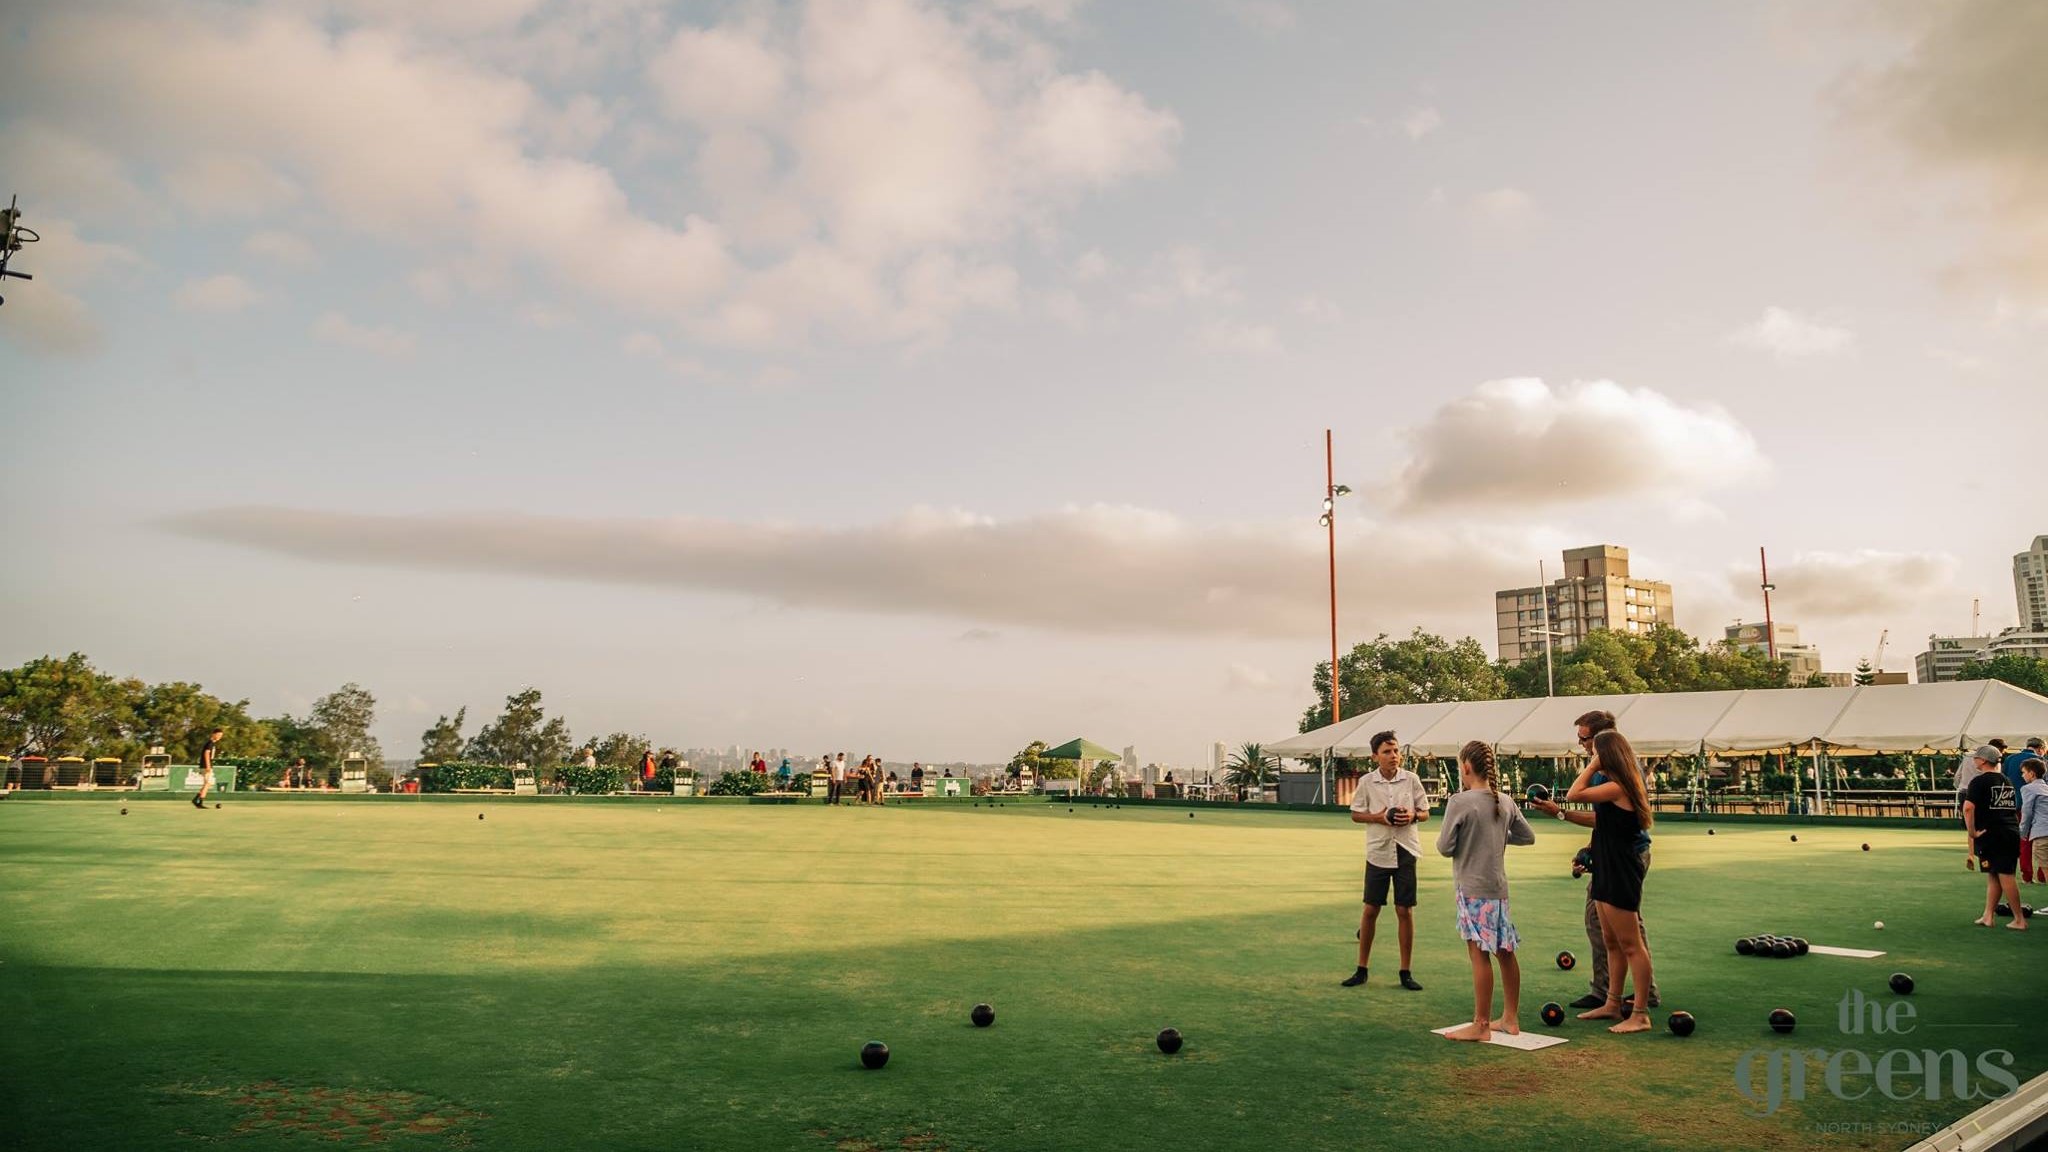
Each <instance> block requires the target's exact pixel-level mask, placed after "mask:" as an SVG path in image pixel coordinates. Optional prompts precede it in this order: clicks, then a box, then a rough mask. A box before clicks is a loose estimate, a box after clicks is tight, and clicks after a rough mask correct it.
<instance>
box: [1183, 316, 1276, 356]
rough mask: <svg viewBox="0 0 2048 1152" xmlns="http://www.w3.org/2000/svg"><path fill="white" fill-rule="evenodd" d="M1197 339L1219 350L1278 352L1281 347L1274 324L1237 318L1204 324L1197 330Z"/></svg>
mask: <svg viewBox="0 0 2048 1152" xmlns="http://www.w3.org/2000/svg"><path fill="white" fill-rule="evenodd" d="M1195 339H1196V340H1197V341H1198V342H1199V343H1200V344H1201V345H1202V347H1204V348H1208V349H1211V350H1213V351H1217V352H1276V351H1278V350H1279V348H1280V333H1279V332H1277V331H1275V330H1274V328H1273V326H1272V325H1270V324H1246V323H1241V322H1239V321H1236V320H1216V321H1212V322H1210V323H1208V324H1204V325H1202V326H1201V327H1200V328H1198V329H1196V330H1195Z"/></svg>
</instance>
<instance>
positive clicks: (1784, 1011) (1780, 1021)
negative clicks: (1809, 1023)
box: [1771, 1008, 1799, 1036]
mask: <svg viewBox="0 0 2048 1152" xmlns="http://www.w3.org/2000/svg"><path fill="white" fill-rule="evenodd" d="M1798 1026H1799V1019H1798V1017H1796V1016H1794V1015H1792V1010H1791V1009H1790V1008H1773V1009H1771V1031H1773V1032H1776V1033H1778V1034H1779V1035H1781V1036H1783V1035H1787V1034H1789V1033H1790V1032H1791V1031H1792V1029H1794V1028H1797V1027H1798Z"/></svg>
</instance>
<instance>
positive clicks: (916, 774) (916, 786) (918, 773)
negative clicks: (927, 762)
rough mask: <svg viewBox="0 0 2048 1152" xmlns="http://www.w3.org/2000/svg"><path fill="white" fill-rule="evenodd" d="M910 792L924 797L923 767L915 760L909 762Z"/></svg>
mask: <svg viewBox="0 0 2048 1152" xmlns="http://www.w3.org/2000/svg"><path fill="white" fill-rule="evenodd" d="M910 790H911V791H912V792H915V793H917V794H918V795H919V796H922V795H924V765H922V764H920V763H918V762H917V761H915V760H912V761H911V762H910Z"/></svg>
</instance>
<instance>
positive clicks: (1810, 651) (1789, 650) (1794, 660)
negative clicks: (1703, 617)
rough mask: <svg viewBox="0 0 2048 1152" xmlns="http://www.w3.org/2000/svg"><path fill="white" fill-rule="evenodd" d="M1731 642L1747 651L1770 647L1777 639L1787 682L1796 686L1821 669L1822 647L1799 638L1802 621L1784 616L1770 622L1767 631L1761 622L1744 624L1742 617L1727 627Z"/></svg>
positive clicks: (1769, 649) (1779, 656)
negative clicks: (1787, 618) (1790, 622)
mask: <svg viewBox="0 0 2048 1152" xmlns="http://www.w3.org/2000/svg"><path fill="white" fill-rule="evenodd" d="M1726 637H1727V641H1728V646H1729V647H1731V648H1736V649H1740V650H1741V651H1744V652H1764V653H1769V652H1770V651H1771V639H1772V638H1773V637H1775V638H1776V640H1777V651H1778V659H1780V660H1782V661H1784V662H1785V667H1786V670H1787V671H1786V676H1785V682H1786V683H1788V684H1790V685H1791V686H1792V687H1794V688H1798V687H1801V686H1803V685H1804V684H1805V683H1806V681H1807V680H1808V679H1809V678H1811V677H1812V676H1814V675H1815V674H1817V673H1818V672H1819V671H1820V649H1819V648H1818V647H1817V646H1815V645H1812V644H1801V643H1800V642H1799V625H1797V624H1787V623H1785V622H1784V621H1782V620H1776V621H1772V622H1771V626H1770V630H1769V632H1768V633H1766V631H1765V629H1764V626H1763V625H1762V624H1744V623H1743V622H1741V621H1740V620H1738V621H1736V622H1735V623H1733V624H1730V625H1729V626H1728V628H1727V630H1726Z"/></svg>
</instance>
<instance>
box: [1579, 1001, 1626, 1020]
mask: <svg viewBox="0 0 2048 1152" xmlns="http://www.w3.org/2000/svg"><path fill="white" fill-rule="evenodd" d="M1579 1019H1581V1020H1619V1019H1621V1001H1619V1000H1609V1001H1608V1002H1607V1003H1605V1004H1602V1005H1601V1006H1599V1007H1598V1008H1595V1009H1593V1010H1592V1011H1590V1012H1581V1013H1579Z"/></svg>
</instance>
